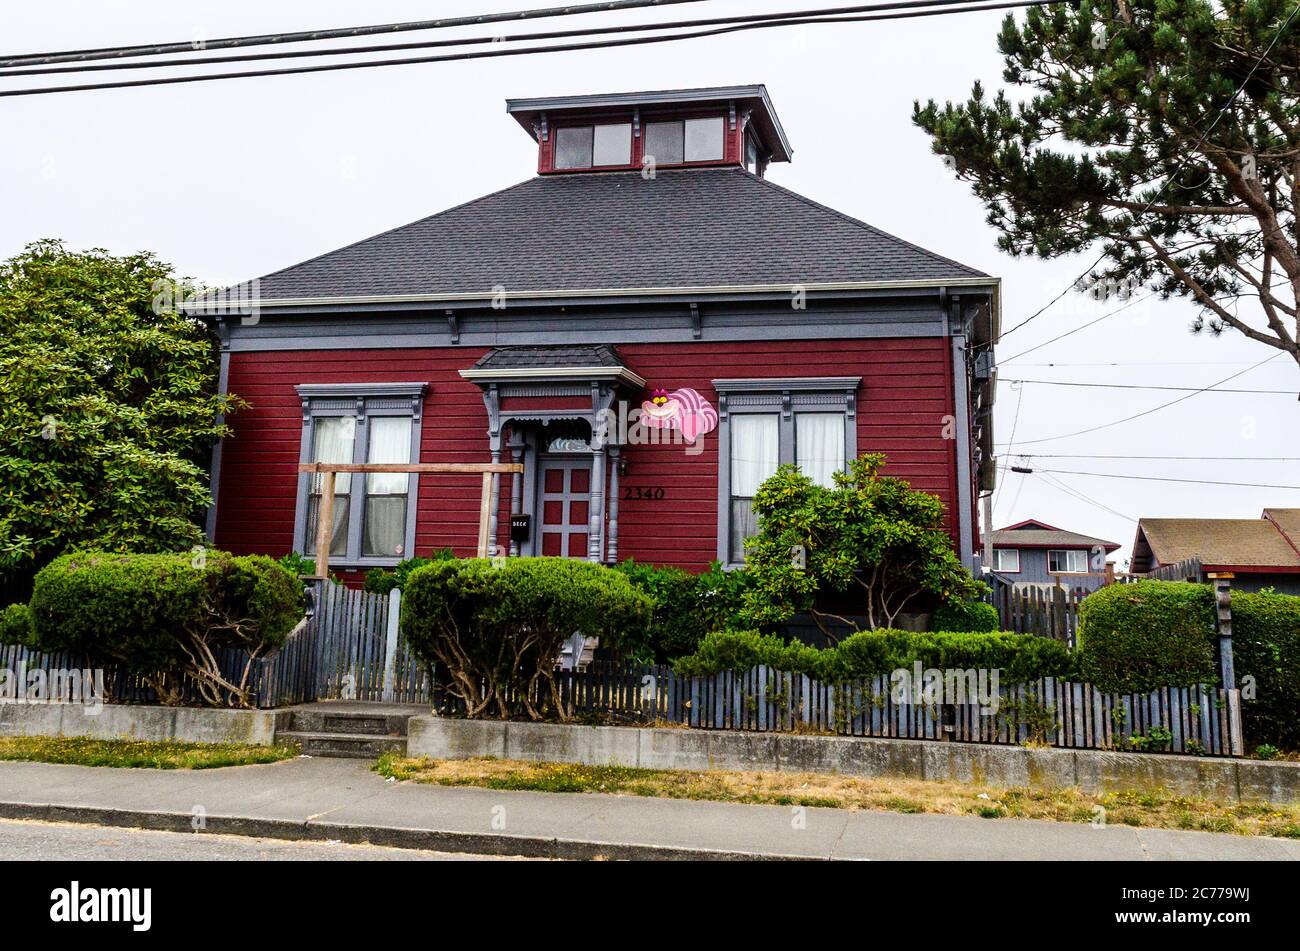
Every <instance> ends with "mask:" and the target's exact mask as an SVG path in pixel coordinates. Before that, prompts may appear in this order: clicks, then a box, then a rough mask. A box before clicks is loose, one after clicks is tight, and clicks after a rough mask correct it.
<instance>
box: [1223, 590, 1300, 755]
mask: <svg viewBox="0 0 1300 951" xmlns="http://www.w3.org/2000/svg"><path fill="white" fill-rule="evenodd" d="M1232 656H1233V667H1234V669H1235V670H1236V674H1237V683H1238V684H1241V683H1243V681H1244V678H1246V677H1253V678H1254V697H1253V698H1250V697H1243V698H1242V704H1241V711H1242V719H1243V723H1244V728H1245V731H1246V736H1247V738H1248V739H1249V740H1250V742H1251V744H1267V745H1270V746H1278V747H1281V748H1283V749H1288V750H1300V717H1298V716H1297V712H1300V597H1293V596H1290V595H1285V594H1271V593H1259V594H1238V593H1236V592H1234V593H1233V595H1232Z"/></svg>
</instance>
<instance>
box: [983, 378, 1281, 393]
mask: <svg viewBox="0 0 1300 951" xmlns="http://www.w3.org/2000/svg"><path fill="white" fill-rule="evenodd" d="M1006 382H1008V383H1030V384H1033V385H1034V386H1086V387H1091V388H1094V389H1100V390H1169V391H1172V392H1175V393H1206V392H1209V393H1250V394H1252V395H1256V396H1291V397H1294V396H1295V395H1296V391H1295V390H1238V389H1226V390H1221V389H1218V388H1215V389H1212V390H1205V389H1202V388H1198V387H1195V386H1156V385H1154V384H1145V383H1077V382H1074V381H1070V380H1007V381H1006Z"/></svg>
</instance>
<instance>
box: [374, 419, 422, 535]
mask: <svg viewBox="0 0 1300 951" xmlns="http://www.w3.org/2000/svg"><path fill="white" fill-rule="evenodd" d="M368 426H369V427H370V443H369V445H368V447H367V449H368V455H367V461H369V462H410V461H411V419H410V417H408V416H374V417H371V419H370V422H369V423H368ZM410 478H411V477H410V475H408V474H407V473H405V472H371V473H367V474H366V515H365V525H364V536H365V539H364V543H363V551H362V553H363V554H365V555H385V556H392V555H403V554H406V552H405V551H404V550H403V546H404V545H405V542H406V490H407V486H408V485H409V484H410Z"/></svg>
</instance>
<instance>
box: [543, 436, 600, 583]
mask: <svg viewBox="0 0 1300 951" xmlns="http://www.w3.org/2000/svg"><path fill="white" fill-rule="evenodd" d="M540 485H541V499H540V500H539V501H540V502H541V505H540V506H539V508H540V509H541V513H542V518H541V531H542V539H541V541H542V544H541V553H542V554H543V555H561V556H563V557H566V558H586V557H587V516H588V513H589V512H590V508H591V459H589V458H585V459H584V458H581V457H579V458H563V457H560V458H553V459H545V458H544V459H543V460H542V464H541V480H540Z"/></svg>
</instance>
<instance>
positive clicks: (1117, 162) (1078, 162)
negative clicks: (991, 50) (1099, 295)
mask: <svg viewBox="0 0 1300 951" xmlns="http://www.w3.org/2000/svg"><path fill="white" fill-rule="evenodd" d="M998 48H999V50H1000V51H1001V53H1002V56H1003V62H1004V63H1005V67H1006V68H1005V70H1004V72H1003V76H1004V78H1005V79H1006V81H1007V82H1009V83H1013V84H1015V85H1016V86H1020V87H1024V88H1026V89H1027V90H1028V91H1029V92H1030V95H1029V96H1028V97H1027V99H1026V100H1025V101H1023V102H1021V103H1019V104H1018V105H1017V104H1013V103H1012V101H1011V100H1009V99H1008V97H1007V96H1006V94H1005V92H999V93H998V94H997V95H996V96H995V97H994V98H993V99H992V100H990V99H988V98H987V97H986V96H985V93H984V89H983V87H982V86H981V85H980V84H979V83H978V82H977V83H975V86H974V90H973V92H972V93H971V97H970V99H969V100H968V101H966V102H965V103H958V104H953V103H948V104H947V105H946V106H944V107H943V108H939V107H938V106H937V105H936V104H935V103H934V102H933V101H930V102H929V103H928V104H926V105H925V106H924V107H922V106H921V105H920V104H919V103H918V104H917V105H916V107H915V110H914V115H913V121H914V122H915V123H916V124H917V125H919V126H920V127H921V128H922V129H924V130H925V131H926V132H928V133H929V134H930V135H931V137H932V138H933V148H934V151H935V152H937V153H940V154H943V155H947V156H950V157H951V159H952V160H953V162H954V163H955V169H956V173H957V175H958V177H960V178H962V179H964V180H965V181H968V182H970V183H971V185H972V187H973V189H974V191H975V194H976V195H977V196H979V198H980V199H981V200H982V201H983V202H984V204H985V207H986V208H987V209H988V221H989V223H990V224H991V225H993V227H995V228H996V229H997V230H998V231H999V232H1000V235H999V238H998V245H999V247H1000V248H1001V249H1002V250H1004V251H1007V252H1009V253H1010V254H1013V255H1022V254H1036V255H1038V256H1040V257H1043V258H1056V257H1061V256H1063V255H1068V254H1072V253H1075V252H1079V251H1085V250H1087V249H1088V248H1089V247H1091V246H1093V245H1100V248H1101V251H1102V259H1101V264H1100V267H1099V269H1098V270H1097V271H1095V272H1094V273H1093V274H1092V275H1091V279H1090V283H1093V284H1094V285H1096V284H1100V285H1101V286H1102V287H1117V288H1125V289H1127V288H1131V287H1133V286H1135V285H1136V286H1140V285H1141V284H1147V285H1148V286H1150V287H1152V288H1153V289H1154V290H1156V291H1157V292H1159V293H1160V295H1161V296H1162V297H1164V298H1168V297H1169V296H1170V295H1177V296H1180V297H1188V298H1191V299H1192V300H1193V301H1194V302H1195V303H1196V304H1197V305H1198V306H1199V307H1200V316H1199V317H1198V318H1197V320H1196V321H1195V323H1193V325H1192V329H1193V330H1194V331H1200V330H1201V329H1203V328H1204V327H1208V328H1209V329H1210V331H1211V332H1212V333H1214V334H1219V333H1221V332H1222V331H1224V330H1225V329H1232V330H1236V331H1237V332H1239V333H1242V334H1244V335H1245V336H1247V337H1249V338H1250V339H1251V340H1255V341H1257V342H1259V343H1261V344H1264V345H1265V346H1269V347H1274V348H1276V349H1277V350H1280V351H1282V352H1284V353H1287V354H1289V355H1290V356H1291V357H1292V359H1294V360H1295V361H1296V363H1297V364H1300V232H1298V230H1297V217H1296V213H1297V208H1296V204H1297V198H1298V196H1300V15H1297V10H1296V5H1295V3H1294V2H1293V0H1246V2H1243V0H1227V2H1224V3H1211V2H1209V0H1083V2H1080V3H1078V4H1064V3H1063V4H1053V5H1052V6H1050V7H1045V8H1033V9H1030V10H1029V11H1028V12H1027V13H1026V14H1025V19H1024V25H1023V26H1018V25H1017V24H1016V21H1015V18H1014V17H1013V16H1011V15H1008V16H1007V18H1006V19H1005V21H1004V22H1003V25H1002V32H1001V34H1000V35H999V37H998ZM1126 293H1127V291H1125V295H1124V296H1126ZM1242 300H1245V302H1246V303H1247V306H1246V307H1241V308H1239V306H1238V304H1239V302H1240V301H1242Z"/></svg>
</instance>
